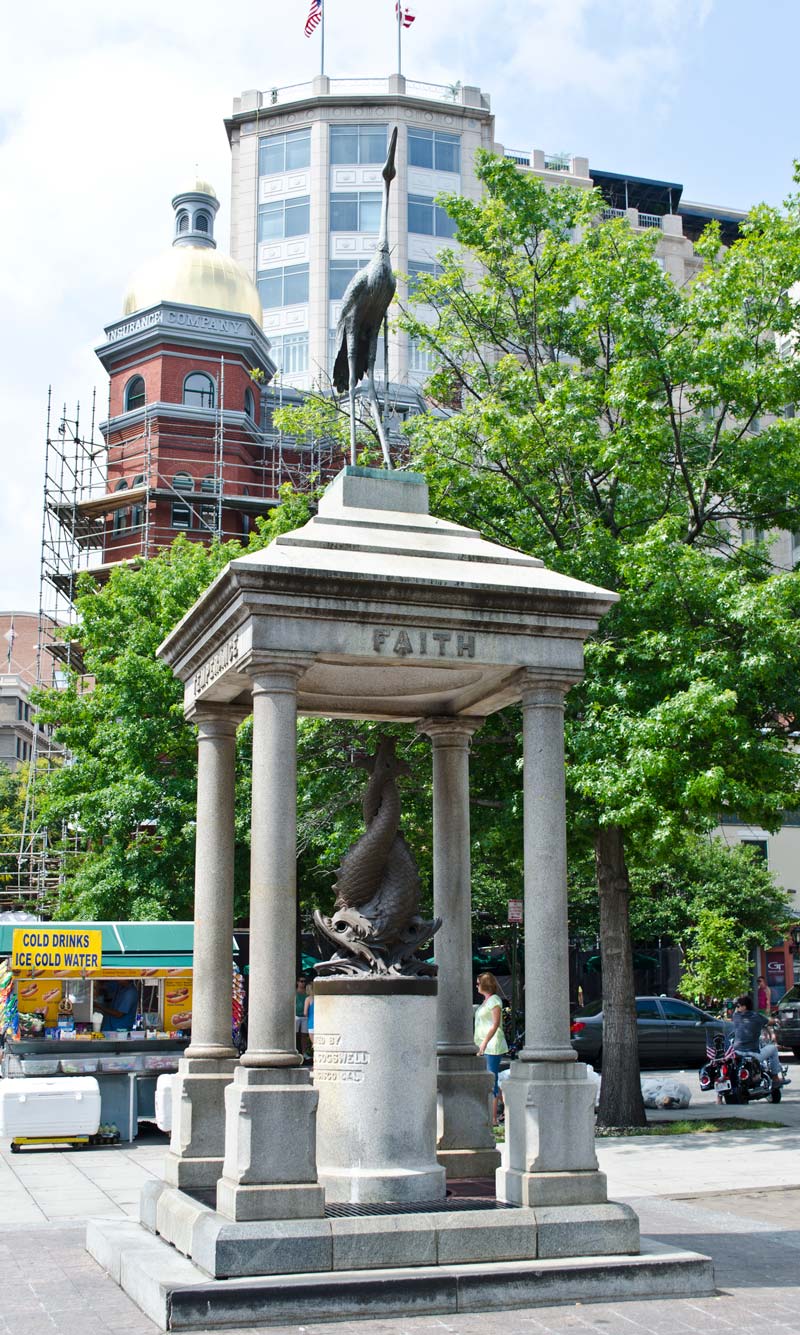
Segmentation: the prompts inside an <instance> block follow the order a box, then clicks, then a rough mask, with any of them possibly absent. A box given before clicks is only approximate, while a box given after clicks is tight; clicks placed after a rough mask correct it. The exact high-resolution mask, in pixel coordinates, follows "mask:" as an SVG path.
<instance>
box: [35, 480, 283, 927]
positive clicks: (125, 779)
mask: <svg viewBox="0 0 800 1335" xmlns="http://www.w3.org/2000/svg"><path fill="white" fill-rule="evenodd" d="M308 513H309V500H308V497H307V496H305V495H295V494H292V493H290V492H288V491H287V492H286V493H285V494H284V496H283V504H282V505H281V506H280V507H278V508H277V509H276V510H275V511H273V513H272V514H271V515H270V517H269V518H268V519H266V520H259V521H258V531H257V532H256V533H254V534H253V535H251V539H250V542H249V545H248V549H249V550H256V549H257V548H259V547H262V546H265V545H266V544H267V543H268V542H270V541H271V540H272V538H273V537H275V536H276V535H277V534H278V533H280V532H284V531H286V530H287V529H290V528H295V527H297V526H298V524H300V523H302V522H304V520H305V519H306V518H307V517H308ZM244 550H245V548H243V547H242V545H241V544H240V543H238V542H226V543H214V544H212V545H211V546H209V547H205V546H203V545H201V544H200V543H193V542H189V541H188V540H187V539H186V538H185V537H183V536H180V537H178V538H177V539H176V540H175V542H174V543H173V545H172V547H171V548H169V550H165V551H163V552H161V553H160V554H159V555H158V556H156V557H153V558H151V559H150V560H141V561H138V562H136V563H135V564H133V565H119V566H116V567H114V569H113V570H112V571H111V573H110V575H109V578H108V581H107V582H106V583H105V584H103V585H98V584H97V583H96V582H95V581H94V580H92V579H91V578H90V577H88V576H84V577H83V578H82V580H81V583H80V586H79V590H78V595H77V599H76V609H77V613H78V626H77V631H76V629H75V628H74V627H73V628H71V629H70V634H71V635H73V636H74V635H75V634H77V637H78V638H79V640H80V644H81V647H82V651H83V660H84V666H85V672H86V674H87V675H86V676H81V675H78V674H77V673H76V672H72V673H71V674H70V675H69V678H68V682H67V685H66V687H65V689H63V690H56V689H48V690H43V691H41V692H40V693H39V696H38V704H39V709H40V720H41V721H42V722H44V723H51V724H53V725H55V727H56V736H57V738H58V740H59V741H60V742H61V743H62V744H63V745H64V746H65V747H66V748H67V750H68V751H69V752H70V754H71V757H72V763H71V764H69V765H67V766H64V767H63V768H62V769H60V770H57V771H55V772H53V773H52V774H51V775H50V776H49V778H48V780H47V782H46V784H45V785H44V786H43V794H42V797H43V814H44V818H45V819H46V820H47V821H49V822H53V823H56V824H59V823H61V822H64V823H66V825H68V826H69V827H72V828H73V829H75V828H77V829H78V830H79V831H80V834H81V841H82V843H83V845H84V846H85V852H84V853H83V855H82V856H81V857H80V858H79V859H78V860H77V863H75V864H74V865H73V867H72V871H71V874H70V876H69V878H68V881H67V884H66V886H65V888H64V891H63V896H62V901H61V903H59V904H58V905H57V906H55V910H56V912H57V913H58V914H59V915H62V916H64V917H87V918H132V919H136V918H138V919H144V918H151V917H152V918H174V917H187V916H188V917H191V913H192V895H193V881H194V874H193V868H194V819H195V796H196V763H197V761H196V751H197V748H196V737H195V729H194V728H193V727H192V726H191V725H190V724H188V723H187V722H186V720H185V719H184V717H183V690H182V687H181V684H180V682H179V681H178V680H177V678H175V677H174V676H173V674H172V671H171V669H170V668H168V667H167V666H166V665H165V664H164V663H162V662H161V661H160V660H159V659H158V658H156V650H157V648H158V646H159V644H160V643H161V641H162V640H163V639H164V638H165V636H166V635H167V634H168V633H169V632H170V630H172V628H173V627H174V626H175V625H176V623H177V622H178V621H179V620H180V618H181V617H182V616H183V615H184V613H185V612H186V611H187V610H188V609H189V607H191V605H192V603H193V602H194V601H195V600H196V598H197V597H198V596H199V595H200V594H201V593H202V591H203V589H205V588H206V587H207V585H208V584H209V583H210V582H211V580H212V579H213V578H214V576H215V575H216V574H217V573H218V572H219V571H220V570H221V569H222V568H223V566H224V565H226V564H227V562H228V561H230V560H233V559H234V558H235V557H236V556H239V555H241V554H242V552H243V551H244ZM245 740H246V739H241V740H240V743H239V746H238V765H239V768H240V769H244V768H247V767H248V766H249V756H248V753H247V752H246V750H245V747H244V742H245ZM240 787H241V789H242V796H241V798H240V801H242V800H246V791H247V785H246V784H244V785H240ZM237 828H238V830H239V833H240V836H242V837H240V839H239V846H238V849H237V866H236V879H237V890H238V891H239V893H240V895H241V893H242V892H243V891H244V888H245V884H246V878H247V850H246V847H245V840H244V837H243V836H244V832H245V831H248V830H249V818H245V814H244V812H242V813H241V814H240V819H239V820H238V822H237Z"/></svg>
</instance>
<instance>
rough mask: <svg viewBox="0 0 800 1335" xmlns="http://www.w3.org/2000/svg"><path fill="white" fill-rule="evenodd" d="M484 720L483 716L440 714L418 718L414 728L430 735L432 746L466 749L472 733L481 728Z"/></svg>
mask: <svg viewBox="0 0 800 1335" xmlns="http://www.w3.org/2000/svg"><path fill="white" fill-rule="evenodd" d="M485 722H486V720H485V719H483V718H471V717H469V716H466V715H465V716H464V717H463V718H457V717H454V716H452V715H442V716H441V717H438V718H425V719H420V720H419V722H418V723H417V724H416V730H417V732H420V733H424V734H426V735H427V736H428V737H430V739H431V741H432V742H433V744H434V746H446V747H451V746H452V747H455V748H457V749H459V750H461V749H465V750H467V749H469V744H470V740H471V738H472V736H473V733H476V732H477V731H478V729H479V728H482V727H483V725H484V723H485Z"/></svg>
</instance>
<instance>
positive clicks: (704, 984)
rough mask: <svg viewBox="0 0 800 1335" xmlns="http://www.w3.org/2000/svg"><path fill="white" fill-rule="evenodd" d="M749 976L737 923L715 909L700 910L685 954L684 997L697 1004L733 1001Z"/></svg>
mask: <svg viewBox="0 0 800 1335" xmlns="http://www.w3.org/2000/svg"><path fill="white" fill-rule="evenodd" d="M748 973H749V956H748V953H747V946H746V945H745V944H743V942H742V937H741V933H740V931H739V926H738V923H736V922H735V920H734V919H733V918H729V917H727V916H726V915H725V914H724V913H720V912H719V911H718V910H717V909H701V910H700V913H699V915H698V918H697V923H696V925H695V928H694V930H693V932H692V938H691V942H690V945H689V948H688V950H687V952H686V970H685V972H684V975H683V978H682V979H681V992H682V993H683V995H684V996H685V997H688V998H689V1000H690V1001H694V1002H696V1003H697V1004H703V1003H706V1004H707V1003H708V1002H709V1001H710V1000H711V999H714V1000H717V1001H722V1000H724V999H725V998H726V997H735V996H736V995H737V993H739V992H741V991H743V989H744V988H745V987H746V986H747V979H748Z"/></svg>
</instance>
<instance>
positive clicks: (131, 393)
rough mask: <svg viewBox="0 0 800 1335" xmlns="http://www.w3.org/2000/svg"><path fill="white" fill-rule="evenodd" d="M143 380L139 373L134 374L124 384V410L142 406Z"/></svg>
mask: <svg viewBox="0 0 800 1335" xmlns="http://www.w3.org/2000/svg"><path fill="white" fill-rule="evenodd" d="M144 392H145V391H144V380H143V379H142V377H141V376H140V375H135V376H133V377H132V379H130V380H129V381H128V383H127V385H126V386H125V411H126V413H129V412H132V411H133V409H134V408H143V407H144Z"/></svg>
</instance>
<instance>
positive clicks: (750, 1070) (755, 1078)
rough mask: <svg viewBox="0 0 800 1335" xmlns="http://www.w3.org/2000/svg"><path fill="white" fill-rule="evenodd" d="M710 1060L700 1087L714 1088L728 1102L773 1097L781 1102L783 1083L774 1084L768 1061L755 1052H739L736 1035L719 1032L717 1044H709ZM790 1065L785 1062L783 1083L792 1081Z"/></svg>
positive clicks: (702, 1068) (703, 1072)
mask: <svg viewBox="0 0 800 1335" xmlns="http://www.w3.org/2000/svg"><path fill="white" fill-rule="evenodd" d="M706 1056H707V1057H708V1061H707V1063H706V1065H705V1066H703V1067H701V1070H700V1088H701V1089H702V1090H704V1091H708V1090H711V1089H713V1090H714V1092H715V1093H716V1094H717V1096H718V1098H719V1096H720V1095H721V1096H722V1098H723V1100H724V1102H725V1103H749V1102H750V1100H751V1099H769V1100H770V1101H771V1102H772V1103H780V1101H781V1086H780V1085H777V1086H775V1085H773V1083H772V1072H771V1071H770V1069H769V1067H768V1065H767V1063H766V1062H765V1061H761V1059H760V1058H759V1057H757V1056H756V1054H755V1053H753V1054H751V1055H748V1054H747V1053H744V1052H737V1051H736V1049H735V1048H734V1045H733V1036H732V1035H729V1036H728V1037H727V1038H726V1037H725V1036H724V1035H722V1034H717V1035H716V1036H715V1038H714V1045H713V1047H712V1046H711V1045H710V1044H706ZM788 1069H789V1068H788V1067H787V1066H782V1067H781V1071H782V1073H783V1083H784V1084H788V1083H789V1081H788V1078H787V1071H788Z"/></svg>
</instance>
